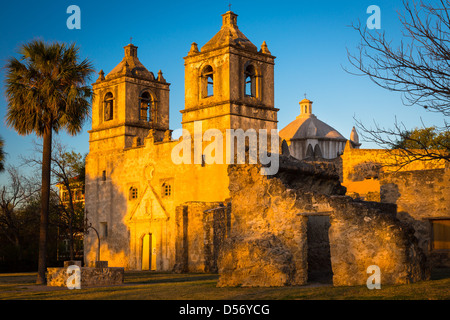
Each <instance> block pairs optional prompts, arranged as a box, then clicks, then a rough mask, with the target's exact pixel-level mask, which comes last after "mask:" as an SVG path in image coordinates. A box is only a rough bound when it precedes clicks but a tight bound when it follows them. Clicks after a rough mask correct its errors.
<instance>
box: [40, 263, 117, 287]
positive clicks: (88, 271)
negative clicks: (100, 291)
mask: <svg viewBox="0 0 450 320" xmlns="http://www.w3.org/2000/svg"><path fill="white" fill-rule="evenodd" d="M80 270H81V288H86V287H99V286H111V285H118V284H123V276H124V268H111V267H109V268H88V267H82V268H80ZM70 275H71V273H69V274H68V273H67V268H47V286H51V287H66V286H67V279H68V278H69V277H70Z"/></svg>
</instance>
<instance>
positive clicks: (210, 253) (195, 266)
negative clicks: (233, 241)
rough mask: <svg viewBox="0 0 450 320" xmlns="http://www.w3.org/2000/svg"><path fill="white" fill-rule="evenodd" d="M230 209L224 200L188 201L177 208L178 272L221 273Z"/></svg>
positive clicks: (176, 243)
mask: <svg viewBox="0 0 450 320" xmlns="http://www.w3.org/2000/svg"><path fill="white" fill-rule="evenodd" d="M229 219H230V210H229V207H227V206H225V205H224V204H223V203H221V202H209V203H208V202H186V203H183V204H182V205H180V206H178V207H177V208H176V214H175V220H176V222H175V223H176V240H175V251H176V255H175V266H174V271H175V272H209V273H217V258H218V254H219V250H220V248H221V247H222V245H223V242H224V240H225V238H226V237H227V234H228V228H229V225H230V221H229Z"/></svg>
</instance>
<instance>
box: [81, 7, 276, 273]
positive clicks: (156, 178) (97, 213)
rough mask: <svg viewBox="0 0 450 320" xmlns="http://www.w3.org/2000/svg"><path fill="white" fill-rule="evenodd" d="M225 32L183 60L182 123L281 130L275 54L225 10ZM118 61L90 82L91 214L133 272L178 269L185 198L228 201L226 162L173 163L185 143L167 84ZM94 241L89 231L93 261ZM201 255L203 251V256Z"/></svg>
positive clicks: (133, 57)
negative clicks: (174, 126)
mask: <svg viewBox="0 0 450 320" xmlns="http://www.w3.org/2000/svg"><path fill="white" fill-rule="evenodd" d="M222 17H223V22H222V28H221V29H220V31H219V32H218V33H217V34H216V35H215V36H214V37H213V38H212V39H211V40H210V41H209V42H208V43H206V44H205V45H204V46H203V47H202V48H201V50H199V49H198V47H197V44H196V43H193V44H192V47H191V49H190V51H189V53H188V55H187V57H185V58H184V59H185V109H184V110H182V111H181V113H182V127H183V129H186V130H188V131H189V132H192V134H193V129H194V121H201V123H202V130H203V132H204V131H206V130H208V129H212V128H214V129H219V130H221V131H222V132H225V130H226V129H230V128H232V129H243V130H244V131H245V130H247V129H255V130H259V129H267V130H270V129H276V128H277V111H278V109H276V108H275V106H274V59H275V57H274V56H272V55H271V53H270V51H269V50H268V48H267V46H266V44H265V43H263V44H262V46H261V49H259V50H258V48H257V47H256V46H255V45H254V44H253V43H251V42H250V41H249V40H248V39H247V38H246V37H245V35H244V34H243V33H242V32H241V31H240V30H239V28H238V26H237V15H236V14H234V13H233V12H231V11H229V12H227V13H225V14H223V15H222ZM124 49H125V56H124V58H123V59H122V61H121V62H120V63H119V64H118V65H117V66H116V67H115V68H114V69H113V70H112V71H111V72H110V73H108V74H107V75H106V76H105V74H104V73H103V71H101V72H100V77H99V78H98V80H97V81H96V82H95V83H94V84H93V90H94V93H95V95H94V96H95V98H94V101H93V110H92V130H91V131H89V133H90V150H89V155H88V157H87V160H86V161H87V162H86V172H87V177H86V212H87V215H88V218H89V220H90V221H91V222H92V223H93V226H94V227H96V228H97V230H99V232H100V234H101V259H102V260H108V261H109V265H110V266H120V267H125V268H127V269H137V270H140V269H151V270H172V269H173V267H174V265H175V251H176V250H175V242H176V230H177V225H176V216H175V211H176V210H175V209H176V208H177V206H180V205H181V204H183V203H186V202H212V203H222V202H224V201H225V200H226V199H227V198H228V197H229V192H228V173H227V167H228V166H227V165H226V164H224V165H220V164H214V165H205V164H204V163H200V164H188V165H184V164H181V165H177V164H174V163H173V161H172V159H171V151H172V149H173V148H174V146H175V145H176V144H177V143H179V141H178V140H176V141H173V140H172V139H171V130H170V128H169V87H170V84H169V83H168V82H167V81H166V79H164V77H163V75H162V72H161V71H159V73H158V74H157V76H155V75H154V74H153V73H152V72H150V71H148V70H147V69H146V68H145V66H143V65H142V64H141V62H140V61H139V59H138V50H137V49H138V48H137V47H136V46H134V45H133V44H129V45H127V46H126V47H125V48H124ZM96 247H97V241H96V239H95V237H93V236H90V237H87V239H86V243H85V250H86V253H87V254H86V258H87V261H93V260H95V259H96V256H95V255H96V252H97V249H96ZM199 259H201V257H199Z"/></svg>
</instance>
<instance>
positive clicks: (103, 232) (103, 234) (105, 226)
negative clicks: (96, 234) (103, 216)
mask: <svg viewBox="0 0 450 320" xmlns="http://www.w3.org/2000/svg"><path fill="white" fill-rule="evenodd" d="M107 236H108V223H106V222H100V237H101V238H106V237H107Z"/></svg>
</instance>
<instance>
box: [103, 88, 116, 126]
mask: <svg viewBox="0 0 450 320" xmlns="http://www.w3.org/2000/svg"><path fill="white" fill-rule="evenodd" d="M103 105H104V109H105V121H109V120H112V119H113V113H114V97H113V94H112V93H111V92H108V93H107V94H106V95H105V100H104V101H103Z"/></svg>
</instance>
